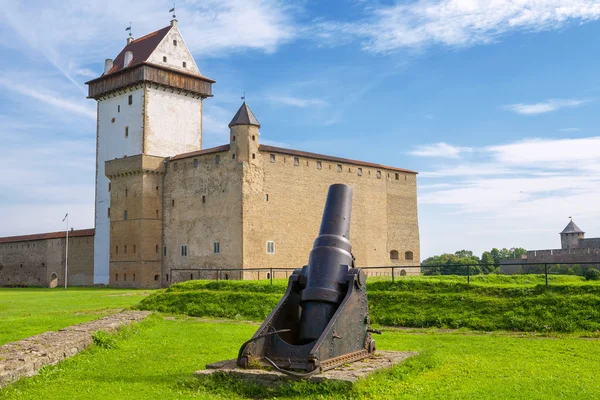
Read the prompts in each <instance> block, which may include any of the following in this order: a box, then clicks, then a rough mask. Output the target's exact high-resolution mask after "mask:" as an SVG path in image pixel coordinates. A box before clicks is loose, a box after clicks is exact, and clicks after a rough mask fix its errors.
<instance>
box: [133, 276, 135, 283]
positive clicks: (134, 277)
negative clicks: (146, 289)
mask: <svg viewBox="0 0 600 400" xmlns="http://www.w3.org/2000/svg"><path fill="white" fill-rule="evenodd" d="M133 281H134V282H135V274H133Z"/></svg>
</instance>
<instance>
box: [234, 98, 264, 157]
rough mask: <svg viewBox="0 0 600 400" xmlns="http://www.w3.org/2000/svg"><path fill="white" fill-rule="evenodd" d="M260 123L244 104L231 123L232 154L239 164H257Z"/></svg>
mask: <svg viewBox="0 0 600 400" xmlns="http://www.w3.org/2000/svg"><path fill="white" fill-rule="evenodd" d="M259 128H260V123H259V122H258V120H257V119H256V117H255V116H254V114H253V113H252V110H250V107H248V105H247V104H246V102H244V103H243V104H242V106H241V107H240V109H239V110H238V111H237V113H236V114H235V116H234V117H233V119H232V120H231V122H230V123H229V132H230V133H229V134H230V138H229V142H230V146H231V152H232V154H233V155H234V156H235V157H236V158H237V160H238V161H239V162H247V163H249V164H254V163H256V157H257V154H258V135H259V132H258V130H259Z"/></svg>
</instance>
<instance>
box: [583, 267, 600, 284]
mask: <svg viewBox="0 0 600 400" xmlns="http://www.w3.org/2000/svg"><path fill="white" fill-rule="evenodd" d="M585 279H586V280H588V281H600V271H598V270H597V269H595V268H590V269H588V270H587V271H585Z"/></svg>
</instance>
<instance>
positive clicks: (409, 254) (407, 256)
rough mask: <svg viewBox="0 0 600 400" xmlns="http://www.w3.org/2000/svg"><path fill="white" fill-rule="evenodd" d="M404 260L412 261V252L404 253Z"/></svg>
mask: <svg viewBox="0 0 600 400" xmlns="http://www.w3.org/2000/svg"><path fill="white" fill-rule="evenodd" d="M404 259H405V260H409V261H410V260H412V259H413V252H412V251H407V252H406V253H404Z"/></svg>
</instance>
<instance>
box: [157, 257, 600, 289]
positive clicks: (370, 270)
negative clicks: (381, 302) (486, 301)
mask: <svg viewBox="0 0 600 400" xmlns="http://www.w3.org/2000/svg"><path fill="white" fill-rule="evenodd" d="M361 268H362V269H363V270H365V272H366V273H367V275H368V276H369V277H382V278H383V279H391V281H392V282H394V281H395V280H396V279H401V278H404V277H406V276H415V275H458V276H464V278H465V280H466V281H467V283H471V277H473V276H477V275H489V274H497V275H544V276H545V282H546V286H548V277H549V276H552V275H583V273H584V272H585V271H586V270H587V269H590V268H595V269H600V262H591V261H581V262H577V261H574V262H567V263H550V262H549V263H499V264H485V263H478V264H477V263H473V264H439V265H393V266H382V267H361ZM296 269H297V268H173V269H171V270H170V274H169V275H170V277H171V279H168V281H169V284H174V283H180V282H184V281H188V280H200V279H201V280H215V281H219V280H239V279H245V280H269V281H270V283H271V284H273V279H287V278H288V277H289V276H290V275H291V274H292V273H293V272H294V270H296Z"/></svg>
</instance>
